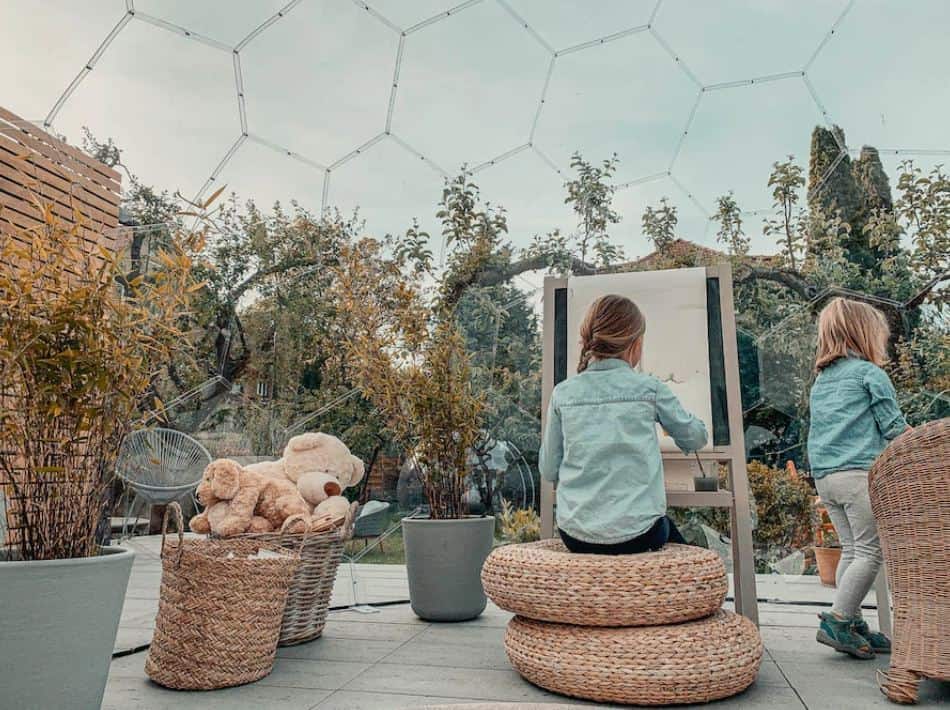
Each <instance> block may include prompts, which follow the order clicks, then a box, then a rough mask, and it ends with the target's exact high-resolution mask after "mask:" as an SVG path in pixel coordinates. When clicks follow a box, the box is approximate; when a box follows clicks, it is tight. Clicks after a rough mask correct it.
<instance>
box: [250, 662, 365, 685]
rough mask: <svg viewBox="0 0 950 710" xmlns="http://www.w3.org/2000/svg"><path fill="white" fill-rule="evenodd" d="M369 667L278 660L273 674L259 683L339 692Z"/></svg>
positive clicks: (343, 663)
mask: <svg viewBox="0 0 950 710" xmlns="http://www.w3.org/2000/svg"><path fill="white" fill-rule="evenodd" d="M369 667H370V664H369V663H350V662H347V661H322V660H321V661H310V660H301V659H298V658H278V659H277V661H276V662H275V663H274V670H273V671H272V672H271V674H270V675H268V676H266V677H264V678H261V679H260V680H259V681H257V682H258V684H260V685H278V686H281V687H285V688H317V689H320V690H339V689H340V688H342V687H343V686H344V685H346V684H347V683H349V682H350V681H351V680H353V679H354V678H356V677H357V676H359V675H360V674H361V673H363V672H365V671H366V670H367V669H368V668H369Z"/></svg>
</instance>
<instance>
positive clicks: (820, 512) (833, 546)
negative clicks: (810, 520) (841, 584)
mask: <svg viewBox="0 0 950 710" xmlns="http://www.w3.org/2000/svg"><path fill="white" fill-rule="evenodd" d="M815 512H816V514H817V517H818V521H817V523H816V525H815V564H816V565H817V567H818V577H819V579H820V580H821V583H822V584H824V585H825V586H826V587H834V586H836V582H835V579H836V576H837V573H838V562H840V561H841V543H840V542H839V541H838V533H837V532H836V531H835V526H834V525H833V524H832V523H831V519H830V518H829V517H828V511H827V510H825V507H824V506H823V505H821V501H820V500H819V499H817V498H816V499H815Z"/></svg>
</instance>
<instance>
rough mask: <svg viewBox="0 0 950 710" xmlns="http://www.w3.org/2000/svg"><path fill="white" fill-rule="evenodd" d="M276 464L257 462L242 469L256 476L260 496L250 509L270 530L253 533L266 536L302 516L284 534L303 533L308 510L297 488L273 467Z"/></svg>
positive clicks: (308, 518)
mask: <svg viewBox="0 0 950 710" xmlns="http://www.w3.org/2000/svg"><path fill="white" fill-rule="evenodd" d="M277 463H279V462H278V461H260V462H258V463H252V464H249V465H248V466H245V467H244V469H245V470H246V471H250V472H251V473H253V474H255V475H257V476H260V478H261V481H262V485H261V494H260V496H259V498H258V501H257V506H256V507H255V509H254V513H255V515H256V516H259V517H261V518H263V519H264V520H266V521H267V522H268V523H269V525H270V527H269V530H257V531H256V532H270V531H271V530H280V529H281V527H282V526H283V524H284V521H285V520H287V518H289V517H290V516H292V515H299V516H303V517H302V518H301V519H300V520H297V521H294V522H293V523H292V524H291V525H290V527H289V528H288V529H287V532H291V533H302V532H305V531H306V529H307V526H308V521H309V520H310V514H311V511H312V506H311V505H310V504H309V503H308V502H307V501H306V500H305V499H304V497H303V496H302V495H301V494H300V491H298V490H297V486H296V485H294V483H293V482H292V481H290V480H289V479H287V478H285V477H284V476H283V474H282V472H280V471H279V469H278V468H277V467H276V466H274V464H277Z"/></svg>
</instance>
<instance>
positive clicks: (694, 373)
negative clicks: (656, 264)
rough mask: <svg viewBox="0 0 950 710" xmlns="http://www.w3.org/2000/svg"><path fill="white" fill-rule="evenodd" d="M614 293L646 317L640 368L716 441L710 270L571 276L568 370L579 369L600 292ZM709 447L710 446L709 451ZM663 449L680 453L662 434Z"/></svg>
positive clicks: (568, 314) (568, 297) (568, 313)
mask: <svg viewBox="0 0 950 710" xmlns="http://www.w3.org/2000/svg"><path fill="white" fill-rule="evenodd" d="M609 293H616V294H620V295H623V296H626V297H628V298H630V299H631V300H633V302H634V303H636V304H637V306H639V308H640V310H641V311H642V312H643V314H644V316H645V317H646V321H647V330H646V336H645V339H644V343H643V359H642V361H641V363H640V368H641V369H642V370H643V371H644V372H648V373H650V374H652V375H654V376H655V377H657V378H659V379H660V380H662V381H663V382H666V383H667V384H668V385H669V387H670V389H671V390H673V393H674V394H675V395H676V396H677V397H679V400H680V402H682V404H683V406H684V407H685V408H686V409H687V410H689V411H690V412H692V413H693V414H695V415H696V416H697V417H699V418H700V419H702V421H703V422H704V423H705V424H706V429H707V431H708V432H709V436H710V440H711V439H712V396H711V391H710V385H709V341H708V329H707V328H708V326H707V314H706V270H705V269H703V268H697V269H677V270H667V271H640V272H635V273H625V274H603V275H597V276H574V277H571V278H570V279H569V280H568V296H567V304H568V305H567V330H568V342H567V358H568V374H569V375H573V374H575V373H576V371H577V370H576V368H577V360H578V357H579V356H580V335H579V333H580V324H581V321H582V320H583V319H584V315H585V314H586V313H587V308H588V307H589V306H590V304H591V303H593V302H594V301H595V300H596V299H597V298H599V297H600V296H603V295H606V294H609ZM711 448H712V446H711V445H707V446H706V449H707V450H708V449H711ZM660 449H661V450H662V451H666V452H675V451H679V449H677V447H676V445H675V444H674V443H673V440H672V439H671V438H670V437H668V436H664V435H663V434H662V432H661V436H660Z"/></svg>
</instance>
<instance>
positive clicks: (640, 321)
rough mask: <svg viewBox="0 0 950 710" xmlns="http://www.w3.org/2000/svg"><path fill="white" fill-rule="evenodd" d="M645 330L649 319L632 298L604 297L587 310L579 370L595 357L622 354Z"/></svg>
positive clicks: (582, 324) (584, 367) (578, 364)
mask: <svg viewBox="0 0 950 710" xmlns="http://www.w3.org/2000/svg"><path fill="white" fill-rule="evenodd" d="M646 329H647V321H646V318H644V317H643V314H642V313H641V312H640V309H639V308H637V304H635V303H634V302H633V301H631V300H630V299H629V298H626V297H624V296H617V295H609V296H601V297H600V298H598V299H597V300H596V301H594V302H593V303H592V304H591V306H590V308H588V309H587V315H586V316H584V322H583V323H581V356H580V360H579V361H578V363H577V371H578V372H583V371H584V370H586V369H587V366H588V365H589V364H590V361H591V359H592V358H598V359H600V358H610V357H618V356H620V355H622V354H623V353H624V352H625V351H626V350H627V348H629V347H630V346H631V345H632V344H633V343H634V342H635V341H636V340H637V339H638V338H640V337H642V336H643V334H644V333H645V332H646Z"/></svg>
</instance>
